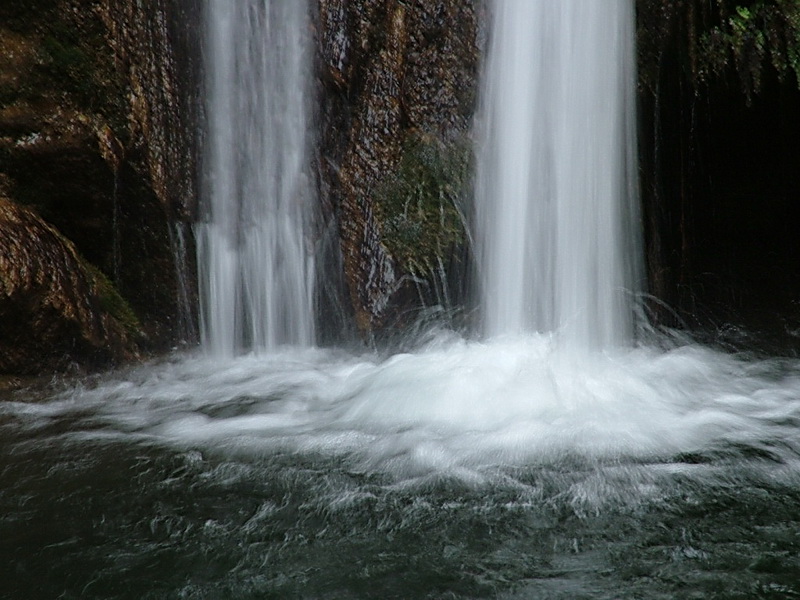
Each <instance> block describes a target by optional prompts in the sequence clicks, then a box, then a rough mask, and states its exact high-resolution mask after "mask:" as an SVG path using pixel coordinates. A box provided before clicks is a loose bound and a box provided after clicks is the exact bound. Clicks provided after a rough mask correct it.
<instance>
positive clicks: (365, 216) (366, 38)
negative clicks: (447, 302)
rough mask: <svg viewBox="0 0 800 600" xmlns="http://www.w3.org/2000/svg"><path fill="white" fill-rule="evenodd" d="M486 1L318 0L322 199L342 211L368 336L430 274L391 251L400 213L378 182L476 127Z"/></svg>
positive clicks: (345, 252)
mask: <svg viewBox="0 0 800 600" xmlns="http://www.w3.org/2000/svg"><path fill="white" fill-rule="evenodd" d="M480 4H481V3H480V2H479V1H478V0H416V1H400V0H319V15H318V18H317V22H318V40H319V55H320V63H321V64H320V65H319V68H320V71H321V79H322V85H323V90H322V98H323V102H322V104H323V110H322V115H321V124H322V140H321V149H320V154H321V156H320V165H321V168H320V171H321V184H322V185H321V188H322V191H323V198H322V200H323V206H324V207H325V208H326V209H327V212H328V218H336V219H338V224H339V231H340V242H341V253H342V261H343V269H344V274H345V280H346V284H347V288H348V290H349V296H350V301H351V303H352V306H353V310H354V313H355V318H356V323H357V326H358V329H359V330H360V331H361V332H362V334H367V333H370V332H373V331H375V330H378V329H380V328H381V327H383V326H384V325H386V324H387V322H389V321H390V320H392V319H394V318H396V317H397V315H398V314H399V313H401V312H402V311H403V310H405V309H407V308H408V307H409V306H410V305H412V304H413V303H414V302H417V301H419V298H418V296H417V291H416V289H417V288H418V287H419V285H420V284H423V285H424V284H426V283H427V282H425V281H421V280H422V279H423V278H422V277H420V274H419V273H415V272H414V269H412V268H411V267H410V266H409V264H407V261H402V260H398V257H397V256H393V255H392V253H391V252H390V251H389V249H388V246H389V245H391V244H389V245H387V243H386V241H387V240H386V232H387V228H386V227H385V223H386V221H387V219H390V218H392V217H393V215H390V214H387V207H386V206H385V205H382V203H381V197H382V196H383V195H385V190H382V189H381V186H382V185H385V184H387V183H388V182H390V181H391V179H392V178H393V177H396V176H397V174H398V171H399V167H400V164H401V161H402V160H403V157H404V154H406V153H407V152H408V151H409V150H408V149H409V148H417V147H419V142H420V140H422V141H423V142H424V143H425V144H427V145H429V146H432V147H435V148H439V149H441V150H442V151H443V152H446V151H447V148H449V147H450V146H451V145H453V144H457V143H460V142H461V141H462V140H463V138H464V137H465V136H467V135H468V131H469V129H470V126H471V116H472V114H473V110H474V102H475V96H476V86H477V71H478V54H479V52H478V37H479V35H478V20H479V14H478V13H479V11H480ZM410 187H413V185H412V186H410ZM409 199H410V200H413V199H411V198H409ZM436 226H438V225H436V224H433V223H432V224H431V227H436ZM413 243H414V241H413V240H410V244H412V245H413ZM422 262H424V261H420V264H422Z"/></svg>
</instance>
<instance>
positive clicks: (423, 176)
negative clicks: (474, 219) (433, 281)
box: [375, 134, 472, 277]
mask: <svg viewBox="0 0 800 600" xmlns="http://www.w3.org/2000/svg"><path fill="white" fill-rule="evenodd" d="M471 167H472V150H471V145H470V143H469V141H468V140H466V139H463V140H460V141H458V142H454V143H450V144H443V143H442V142H440V141H439V140H437V139H435V138H433V137H432V136H427V135H423V134H412V135H411V136H410V137H409V138H408V139H407V140H406V142H405V144H404V145H403V155H402V158H401V160H400V163H399V165H398V168H397V170H396V171H395V173H394V174H392V175H391V176H390V177H388V178H387V179H386V181H384V182H383V184H382V185H381V186H380V187H379V188H378V190H376V195H375V196H376V197H375V199H376V206H377V208H378V212H379V215H378V216H379V218H380V222H381V227H382V233H383V243H384V245H385V246H386V248H387V249H388V250H389V252H390V253H391V254H392V256H393V257H394V258H395V259H396V260H397V261H398V262H399V263H400V265H401V267H402V268H403V269H404V270H405V271H406V272H407V273H410V274H412V275H415V276H419V277H426V276H428V275H431V274H432V273H433V272H434V271H435V270H437V269H438V268H439V267H438V266H439V265H440V264H441V262H442V261H443V260H445V257H448V256H450V254H451V253H452V250H453V248H454V247H457V246H458V245H459V244H462V243H463V242H464V240H465V238H466V230H465V219H464V211H463V206H465V205H466V201H467V195H468V193H469V185H470V174H471Z"/></svg>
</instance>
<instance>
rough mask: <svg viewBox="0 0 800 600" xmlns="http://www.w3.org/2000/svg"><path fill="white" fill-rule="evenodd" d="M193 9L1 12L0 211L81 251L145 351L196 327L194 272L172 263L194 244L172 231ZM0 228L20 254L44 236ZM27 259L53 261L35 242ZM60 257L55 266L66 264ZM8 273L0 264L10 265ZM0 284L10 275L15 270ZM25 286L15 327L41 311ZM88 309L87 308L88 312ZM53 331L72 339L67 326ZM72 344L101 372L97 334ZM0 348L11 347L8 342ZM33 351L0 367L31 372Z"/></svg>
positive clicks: (186, 123) (129, 4) (190, 106)
mask: <svg viewBox="0 0 800 600" xmlns="http://www.w3.org/2000/svg"><path fill="white" fill-rule="evenodd" d="M194 4H195V3H194V2H193V0H164V1H154V2H145V3H142V2H137V1H135V0H50V1H44V0H6V1H5V2H3V3H1V4H0V56H2V57H3V60H2V61H0V188H2V189H3V190H4V195H5V196H6V197H7V200H6V203H7V202H8V200H10V201H12V202H14V203H17V204H19V205H22V206H26V207H27V208H28V209H30V210H29V211H27V212H24V213H20V214H25V215H28V216H27V217H26V219H25V220H24V221H25V222H26V223H32V222H33V221H31V220H30V219H32V218H33V217H32V215H33V213H35V214H37V215H38V216H39V217H40V218H41V219H42V220H43V221H44V222H46V223H47V224H48V225H47V227H50V229H48V231H50V232H51V233H52V232H54V231H55V230H57V231H58V232H59V233H60V234H61V235H62V236H63V237H64V238H65V239H68V240H69V241H70V242H71V243H72V244H73V245H74V246H69V245H68V246H67V247H69V248H71V250H70V252H68V254H70V253H72V254H74V253H75V252H77V254H76V256H77V255H80V260H81V261H85V263H86V264H89V265H91V266H92V268H95V269H96V270H97V271H98V272H99V273H102V276H103V277H104V278H105V280H106V281H110V284H109V285H111V286H113V288H115V289H116V291H118V292H119V294H120V295H121V296H122V297H124V298H125V301H126V303H127V304H128V305H129V306H130V307H131V309H132V310H133V311H134V313H135V315H136V317H138V321H139V322H140V323H141V327H142V329H143V331H144V332H145V334H146V336H145V337H144V338H142V339H140V340H139V342H140V345H141V346H142V347H143V348H145V349H151V350H159V349H163V348H166V347H169V346H171V345H173V344H174V343H175V342H176V341H177V340H178V339H181V338H186V337H190V336H191V326H190V325H191V320H190V319H188V320H187V319H186V318H185V315H186V314H187V313H188V307H189V305H191V303H192V301H191V293H190V292H188V291H187V290H189V289H191V283H190V281H189V282H188V283H187V281H181V278H180V277H179V276H178V274H179V273H189V274H191V272H192V269H191V264H189V265H188V267H187V265H186V264H185V263H184V262H183V261H182V260H178V261H176V259H175V257H176V256H180V252H178V250H179V249H180V248H186V247H190V245H191V239H190V238H188V237H187V239H183V237H182V235H184V233H186V232H188V231H189V228H188V227H183V228H182V227H181V225H180V224H181V223H182V222H188V221H189V220H190V218H191V213H192V212H193V210H194V206H195V196H196V193H195V185H194V181H195V170H194V169H195V167H194V165H195V164H196V160H195V159H194V150H193V148H194V143H193V133H192V129H191V127H190V123H191V119H192V118H193V110H194V106H195V105H196V104H195V100H196V97H197V92H196V83H195V82H196V80H197V78H196V76H195V73H196V69H195V67H194V64H193V63H192V61H190V60H189V58H188V57H189V56H192V55H193V51H192V50H191V49H190V46H191V45H192V44H193V43H194V40H195V37H194V36H195V33H196V32H195V29H193V27H192V23H194V22H197V16H196V15H195V14H194V13H193V12H192V9H193V8H195V9H196V7H194ZM168 15H170V18H171V19H172V20H170V19H168ZM189 17H191V18H189ZM178 25H179V27H177V26H178ZM173 26H176V27H173ZM176 30H177V31H179V33H177V34H176V33H175V32H176ZM198 56H199V53H198ZM181 60H183V61H184V63H180V61H181ZM179 64H182V66H183V67H184V68H183V69H182V70H181V69H179V68H178V65H179ZM179 72H180V73H181V76H179V75H178V73H179ZM193 86H194V87H193ZM31 211H33V212H31ZM4 223H5V225H3V224H0V237H1V238H3V239H8V240H10V239H12V238H11V236H12V235H13V236H15V237H14V239H16V240H17V241H16V242H15V246H14V247H15V248H17V249H19V248H22V247H25V244H26V243H27V242H35V241H36V239H38V238H36V237H28V238H25V237H20V234H19V229H18V226H16V225H15V226H14V231H13V232H6V231H5V230H4V229H3V227H7V226H9V225H8V222H4ZM40 224H41V225H42V226H44V225H43V223H40ZM54 247H55V246H54ZM25 252H26V253H27V254H26V255H25V256H26V259H25V260H26V261H27V262H28V263H29V264H40V265H42V266H43V268H45V267H46V265H48V264H50V262H49V261H52V260H53V256H50V257H45V256H42V257H40V258H39V259H37V258H36V256H35V253H36V249H35V247H26V250H25ZM53 252H55V251H53ZM20 260H22V259H21V258H20ZM64 261H67V259H63V260H62V261H61V262H60V263H59V264H60V266H62V267H65V266H66V265H67V264H71V263H68V262H64ZM12 263H13V261H12ZM11 266H12V265H11V263H8V262H7V264H6V265H5V266H4V269H10V268H11ZM0 275H3V276H4V277H5V276H8V277H12V274H11V271H8V272H5V273H0ZM14 277H16V276H14ZM76 277H78V276H76ZM187 279H188V280H190V277H188V278H187ZM58 281H59V282H60V283H59V284H58V285H62V284H63V285H67V284H68V283H70V282H72V283H74V284H76V285H79V284H80V285H82V284H81V281H80V278H78V279H75V280H70V279H69V278H65V277H61V278H60V279H59V280H58ZM85 287H86V286H85V285H84V286H83V288H85ZM15 289H17V288H15ZM24 289H28V288H25V287H20V288H18V291H17V292H16V294H17V295H16V296H15V298H16V300H15V301H14V306H15V308H14V311H16V312H15V314H18V315H19V316H20V318H22V313H20V312H19V311H22V310H23V308H24V307H25V306H28V307H29V309H30V310H36V309H37V308H39V307H41V305H40V304H39V303H37V302H38V301H35V299H32V300H31V302H29V303H28V304H25V303H24V302H22V301H21V299H20V298H21V297H20V296H19V294H20V293H22V292H20V291H19V290H24ZM31 289H33V288H31ZM37 293H38V292H37ZM76 294H78V296H80V295H81V294H83V292H80V293H78V292H76ZM82 306H83V307H84V308H86V310H89V307H91V306H95V304H92V303H91V302H89V303H88V304H87V303H84V304H83V305H82ZM48 314H51V315H52V311H50V313H48ZM75 314H78V313H75ZM81 314H83V313H81ZM27 318H28V319H29V320H37V319H40V318H41V316H37V315H34V314H31V315H28V317H27ZM87 319H88V317H87V316H86V315H85V314H83V316H81V317H80V319H79V321H80V322H81V323H83V325H81V327H83V326H84V325H85V326H86V327H88V325H87V324H88V323H89V320H87ZM97 319H99V320H100V321H102V319H103V317H101V316H98V317H97ZM79 329H80V328H79ZM42 331H43V330H42ZM54 331H64V332H65V335H66V331H67V330H66V329H59V328H56V329H54ZM81 331H84V330H81ZM85 331H89V330H88V329H85ZM109 331H110V330H109ZM108 335H111V334H110V333H109V334H108ZM87 336H88V337H87ZM74 337H75V336H74V335H71V334H70V335H68V336H67V338H68V340H72V339H73V338H74ZM78 337H79V338H80V339H86V340H89V339H91V340H93V341H91V343H90V342H87V344H88V345H86V344H83V345H81V344H78V345H77V346H75V350H74V352H73V356H72V358H73V359H74V360H75V361H77V362H81V361H82V360H83V359H84V358H86V360H87V361H88V363H92V364H95V363H98V360H99V359H98V357H100V356H101V354H102V353H98V352H97V351H96V349H94V346H93V345H92V344H94V342H95V341H96V340H100V339H104V338H103V334H101V333H98V332H97V331H94V332H93V333H91V334H89V333H86V335H84V334H83V333H82V334H81V335H80V336H78ZM106 337H107V336H106ZM45 339H46V340H47V341H45ZM107 339H110V338H108V337H107ZM125 339H127V338H124V337H123V338H120V340H122V341H124V340H125ZM0 343H6V338H5V337H4V336H0ZM38 343H39V344H40V345H41V347H42V348H44V347H46V346H49V345H51V344H53V345H54V346H55V347H58V348H63V347H65V344H66V345H69V344H70V343H71V342H69V341H65V342H63V343H60V342H58V341H57V340H56V339H55V334H54V333H53V332H51V333H48V334H47V336H46V338H42V339H41V340H39V342H38ZM81 348H83V349H84V350H86V352H84V351H83V350H82V349H81ZM126 352H127V354H126V353H124V352H123V353H120V352H119V351H117V350H113V349H110V350H109V351H108V353H107V355H106V358H109V359H111V358H114V359H116V358H118V357H120V356H123V355H128V356H132V355H134V354H135V352H136V350H135V348H133V347H129V348H128V350H127V351H126ZM45 354H46V353H45ZM36 356H37V355H36V353H30V354H29V355H28V357H29V358H30V360H31V361H32V362H31V364H29V365H27V366H25V365H23V364H22V363H20V362H19V360H18V359H14V362H13V364H12V363H9V364H8V365H4V364H2V361H1V360H0V370H9V369H13V368H17V369H22V368H23V367H24V370H25V371H28V372H32V371H36V370H37V358H36ZM100 362H102V361H100ZM53 364H54V363H53V361H52V360H51V359H45V358H42V362H41V363H40V364H38V368H40V369H45V370H46V369H49V368H51V366H52V365H53ZM14 365H16V366H14Z"/></svg>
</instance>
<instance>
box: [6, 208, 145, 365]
mask: <svg viewBox="0 0 800 600" xmlns="http://www.w3.org/2000/svg"><path fill="white" fill-rule="evenodd" d="M107 293H108V290H105V291H104V290H103V282H102V281H101V279H100V278H99V277H98V276H97V275H95V274H94V273H92V272H91V271H90V270H89V269H88V268H87V267H86V265H85V263H84V262H83V261H82V259H81V257H80V256H79V255H78V253H77V251H76V250H75V247H74V246H73V245H72V244H71V243H70V242H69V241H67V240H66V239H65V238H64V237H63V236H61V235H60V234H59V233H58V231H56V230H55V228H53V227H52V226H50V225H48V224H47V223H45V222H44V221H43V220H42V219H40V218H39V217H38V216H36V215H35V214H34V213H33V212H32V211H30V210H29V209H26V208H23V207H20V206H18V205H16V204H14V203H12V202H11V201H10V200H8V199H7V198H5V197H2V196H0V373H14V374H25V373H37V372H42V371H45V370H63V369H65V368H66V367H68V366H70V365H71V364H73V363H77V364H80V365H85V366H87V367H91V368H99V367H106V366H109V365H112V364H114V363H116V362H119V361H122V360H129V359H132V358H134V357H135V356H136V349H135V343H134V342H133V340H132V336H131V333H130V332H128V331H126V330H125V327H124V326H123V324H122V323H120V322H119V321H118V320H117V319H116V318H115V317H112V316H111V314H110V313H109V312H108V310H106V308H105V306H104V304H107V303H108V301H109V299H108V298H107V297H105V296H106V294H107Z"/></svg>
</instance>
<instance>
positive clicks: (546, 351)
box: [0, 335, 800, 502]
mask: <svg viewBox="0 0 800 600" xmlns="http://www.w3.org/2000/svg"><path fill="white" fill-rule="evenodd" d="M558 346H559V344H557V343H556V341H555V338H554V337H553V336H544V335H529V336H525V337H522V338H518V339H506V340H503V341H492V342H486V343H477V342H467V341H464V340H462V339H460V338H456V337H453V336H452V335H443V336H440V337H439V338H437V339H434V340H433V341H432V342H430V343H429V344H428V345H427V346H426V347H424V348H421V349H420V350H419V351H417V352H414V353H409V354H399V355H396V356H393V357H391V358H389V359H386V360H382V359H379V358H378V357H375V356H363V357H356V356H350V355H347V354H344V353H341V352H337V351H323V350H313V349H308V350H296V351H282V352H281V353H280V354H275V355H268V354H263V355H250V356H245V357H239V358H235V359H230V360H227V361H220V360H219V359H213V358H182V359H180V360H177V359H176V360H174V361H173V362H169V363H165V364H161V365H150V366H147V367H141V368H138V369H136V370H134V371H133V372H131V373H128V374H127V375H125V376H124V377H123V378H121V379H120V378H111V379H107V380H105V381H103V382H100V383H99V385H96V386H92V387H91V388H77V389H71V390H68V391H66V392H64V393H63V394H60V395H58V396H57V397H55V398H53V399H52V400H51V401H50V402H47V403H44V404H38V403H36V404H31V403H27V402H6V403H3V404H0V415H6V416H8V415H16V419H17V420H18V422H19V423H20V425H21V426H23V427H30V428H33V429H34V430H36V429H39V428H44V427H48V426H49V424H51V423H53V422H58V421H60V420H63V419H65V418H66V419H67V420H69V419H70V415H78V416H80V418H81V419H82V420H83V423H84V424H83V425H82V426H81V429H83V433H79V432H78V431H74V433H72V434H70V435H80V436H88V437H89V438H94V437H99V438H103V439H105V438H109V439H120V440H125V439H129V440H130V441H131V442H134V441H139V442H147V441H155V442H158V443H163V444H166V445H168V446H174V447H176V448H179V449H186V448H195V449H199V450H201V451H209V452H214V453H220V452H222V453H223V454H231V455H237V456H239V455H242V456H246V457H247V456H251V457H268V456H278V455H281V454H284V453H287V452H289V453H298V454H299V455H321V456H328V457H331V458H336V459H337V460H343V461H344V462H345V464H349V465H350V468H352V469H354V470H356V471H361V472H367V473H383V474H385V475H387V476H389V478H390V480H391V481H413V480H416V479H418V478H420V477H422V478H427V477H430V476H433V477H442V476H447V477H455V478H458V479H460V480H463V481H466V482H471V483H476V484H479V483H480V482H491V481H496V480H497V477H501V478H502V477H505V475H504V473H506V471H507V469H509V468H522V467H525V468H534V469H536V468H542V467H545V468H552V467H556V468H559V465H564V464H565V462H566V463H569V461H574V464H578V465H584V466H583V467H580V468H585V465H587V464H588V465H595V466H597V467H598V468H606V469H607V468H611V469H614V468H616V467H617V466H619V465H629V466H631V467H632V466H633V465H640V467H637V469H639V470H638V471H636V470H635V479H636V481H637V482H639V480H640V478H641V477H651V476H654V475H655V474H656V473H657V472H659V469H664V468H666V469H668V470H670V471H674V470H675V469H678V470H680V471H681V472H685V474H686V476H687V477H698V478H700V481H702V480H705V478H708V477H713V476H715V473H717V472H721V473H723V472H727V473H728V475H727V476H731V475H732V474H733V473H740V474H741V473H746V472H753V473H760V475H759V477H769V478H771V477H778V478H786V477H789V478H798V477H800V437H798V435H797V432H798V423H800V377H799V376H798V374H799V373H800V368H799V367H798V364H797V363H796V361H792V362H791V363H789V362H786V361H783V362H779V361H747V360H743V359H739V358H736V357H734V356H730V355H726V354H723V353H719V352H716V351H712V350H709V349H706V348H703V347H700V346H696V345H684V346H677V347H675V348H673V349H671V350H666V351H665V350H656V349H650V348H631V349H619V350H617V351H614V352H610V351H609V352H605V353H597V352H587V353H583V354H581V353H578V352H570V353H568V354H567V353H565V352H563V350H561V349H559V347H558ZM686 453H695V454H699V455H701V456H704V457H705V459H703V460H702V461H701V463H703V464H686V463H683V462H682V461H681V459H680V456H681V455H684V454H686ZM767 457H769V459H766V458H767ZM726 465H727V466H726ZM731 466H733V467H734V471H730V470H729V467H731ZM561 468H563V467H561ZM720 469H722V471H720ZM631 473H634V471H631ZM648 473H649V475H648ZM618 475H619V473H618ZM615 477H617V476H616V475H615ZM615 481H617V483H615V484H614V485H612V486H610V487H607V488H604V489H603V490H597V491H596V494H599V495H600V496H603V495H604V494H618V493H629V492H631V489H630V485H634V487H636V486H638V485H639V483H636V482H634V483H633V484H632V483H631V482H628V484H626V483H625V478H624V477H623V479H622V480H615ZM620 486H621V487H620ZM594 501H598V502H602V501H603V498H602V497H598V498H595V499H594V500H592V502H594Z"/></svg>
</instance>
